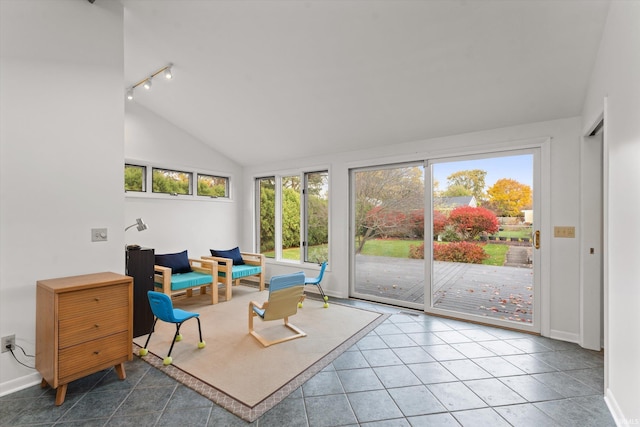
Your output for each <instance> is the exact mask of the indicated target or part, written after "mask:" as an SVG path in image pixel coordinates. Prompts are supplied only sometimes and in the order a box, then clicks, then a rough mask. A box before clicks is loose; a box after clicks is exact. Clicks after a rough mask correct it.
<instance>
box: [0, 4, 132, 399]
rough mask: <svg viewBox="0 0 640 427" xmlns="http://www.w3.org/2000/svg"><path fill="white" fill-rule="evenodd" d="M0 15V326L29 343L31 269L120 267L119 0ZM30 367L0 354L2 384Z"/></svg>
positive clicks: (35, 275) (22, 7) (31, 374)
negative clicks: (101, 232)
mask: <svg viewBox="0 0 640 427" xmlns="http://www.w3.org/2000/svg"><path fill="white" fill-rule="evenodd" d="M0 17H1V18H0V19H1V22H0V31H1V33H0V43H1V49H0V57H1V61H0V64H1V65H0V93H2V96H1V97H0V122H1V123H2V126H1V127H0V129H1V130H0V165H1V167H0V194H1V198H0V236H1V239H0V265H1V268H0V335H2V336H5V335H9V334H15V335H16V343H17V344H18V345H21V346H22V347H24V349H25V351H26V352H27V353H29V354H34V353H35V343H34V338H35V289H36V281H37V280H39V279H47V278H52V277H61V276H70V275H77V274H85V273H93V272H98V271H114V272H116V273H123V272H124V255H123V251H122V249H123V247H124V217H123V211H124V197H123V194H122V186H123V174H122V159H123V151H124V144H123V136H124V126H123V122H124V105H123V101H122V100H123V98H122V94H123V87H124V82H123V10H122V5H121V4H120V3H119V2H96V4H95V5H91V4H90V3H89V2H86V1H82V2H81V1H78V0H58V1H56V2H51V1H50V0H32V1H28V2H25V1H13V0H8V1H5V0H3V1H1V2H0ZM60 28H64V31H59V29H60ZM17 41H20V43H17ZM94 227H106V228H107V229H108V241H107V242H100V243H92V242H91V238H90V236H91V232H90V230H91V228H94ZM17 354H18V355H20V354H21V353H20V351H18V352H17ZM22 359H23V360H25V361H26V362H29V361H30V360H29V359H25V358H22ZM31 363H33V362H32V361H31ZM39 379H40V377H39V375H37V374H35V371H34V370H30V369H27V368H25V367H22V366H20V365H18V363H16V362H15V360H13V358H12V357H11V354H10V353H8V352H7V353H3V354H2V355H1V356H0V394H2V393H5V392H6V391H7V390H12V389H15V388H19V387H22V386H24V385H25V384H28V383H29V382H32V381H34V380H37V381H39Z"/></svg>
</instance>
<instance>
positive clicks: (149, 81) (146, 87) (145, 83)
mask: <svg viewBox="0 0 640 427" xmlns="http://www.w3.org/2000/svg"><path fill="white" fill-rule="evenodd" d="M142 87H143V88H145V89H146V90H149V89H151V77H149V78H148V79H147V80H145V81H144V83H142Z"/></svg>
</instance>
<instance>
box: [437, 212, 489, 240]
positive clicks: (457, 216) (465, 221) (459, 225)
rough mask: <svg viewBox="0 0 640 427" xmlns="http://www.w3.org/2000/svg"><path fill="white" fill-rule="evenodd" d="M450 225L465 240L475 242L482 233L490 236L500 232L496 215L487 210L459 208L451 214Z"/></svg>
mask: <svg viewBox="0 0 640 427" xmlns="http://www.w3.org/2000/svg"><path fill="white" fill-rule="evenodd" d="M449 224H451V225H453V226H454V227H455V229H456V231H457V232H458V233H459V234H460V236H462V238H463V239H464V240H474V239H475V238H476V237H477V236H478V235H480V233H482V232H486V233H488V234H491V233H495V232H496V231H498V228H499V223H498V218H497V217H496V214H495V213H493V212H491V211H490V210H489V209H485V208H480V207H477V208H474V207H471V206H459V207H457V208H455V209H454V210H452V211H451V214H449Z"/></svg>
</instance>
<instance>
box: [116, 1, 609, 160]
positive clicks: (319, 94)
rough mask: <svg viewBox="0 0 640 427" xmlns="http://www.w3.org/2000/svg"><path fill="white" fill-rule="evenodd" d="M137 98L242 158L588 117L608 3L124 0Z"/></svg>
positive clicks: (128, 79) (130, 80)
mask: <svg viewBox="0 0 640 427" xmlns="http://www.w3.org/2000/svg"><path fill="white" fill-rule="evenodd" d="M121 1H122V3H123V4H124V7H125V83H126V84H127V85H133V84H135V83H136V82H138V81H140V80H141V79H143V78H144V77H146V76H148V75H149V74H150V73H152V72H154V71H156V70H158V69H159V68H161V67H163V66H164V65H166V64H167V63H169V62H173V63H174V64H175V66H174V74H175V78H174V79H173V80H172V81H170V82H167V81H162V80H161V79H159V78H157V79H154V85H153V88H152V90H151V91H149V92H146V93H145V92H143V90H141V89H140V90H137V91H136V93H135V95H136V99H135V101H134V102H137V103H139V104H140V105H142V106H144V107H146V108H148V109H149V110H151V111H153V112H154V113H156V114H157V115H159V116H161V117H163V118H165V119H166V120H168V121H170V122H171V123H173V124H175V125H176V126H178V127H180V128H182V129H183V130H185V131H186V132H188V133H189V134H191V135H193V136H195V137H196V138H198V139H199V140H201V141H202V142H204V143H206V144H208V145H210V146H211V147H213V148H214V149H215V150H217V151H219V152H220V153H222V154H224V155H226V156H228V157H229V158H231V159H232V160H235V161H236V162H238V163H239V164H241V165H253V164H258V163H262V162H270V161H273V160H287V159H295V158H301V157H310V156H314V155H317V154H319V153H323V152H341V151H348V150H355V149H366V148H368V147H376V146H383V145H389V144H397V143H402V142H408V141H416V140H422V139H427V138H432V137H437V136H446V135H455V134H460V133H465V132H470V131H477V130H483V129H494V128H499V127H503V126H511V125H517V124H522V123H531V122H536V121H543V120H549V119H557V118H565V117H573V116H578V115H580V113H581V108H582V103H583V98H584V95H585V92H586V88H587V83H588V79H589V76H590V73H591V68H592V65H593V63H594V61H595V56H596V53H597V49H598V45H599V41H600V37H601V34H602V29H603V26H604V22H605V20H606V14H607V10H608V1H598V0H584V1H580V0H550V1H544V0H499V1H484V0H478V1H472V0H462V1H457V0H440V1H437V0H432V1H427V0H425V1H417V0H412V1H404V0H384V1H375V0H363V1H354V0H343V1H337V0H335V1H331V0H316V1H294V0H266V1H265V0H243V1H238V0H228V1H219V0H216V1H213V0H210V1H207V0H159V1H153V2H152V1H149V0H121Z"/></svg>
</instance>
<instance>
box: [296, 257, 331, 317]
mask: <svg viewBox="0 0 640 427" xmlns="http://www.w3.org/2000/svg"><path fill="white" fill-rule="evenodd" d="M326 268H327V262H326V261H325V262H323V263H322V265H321V266H320V274H318V276H317V277H306V276H305V278H304V284H305V285H316V286H317V287H318V291H319V292H320V296H322V300H323V301H324V308H328V307H329V297H328V296H326V295H325V294H324V291H323V290H322V286H320V282H322V278H323V277H324V270H325V269H326ZM298 308H302V302H300V303H299V304H298Z"/></svg>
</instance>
